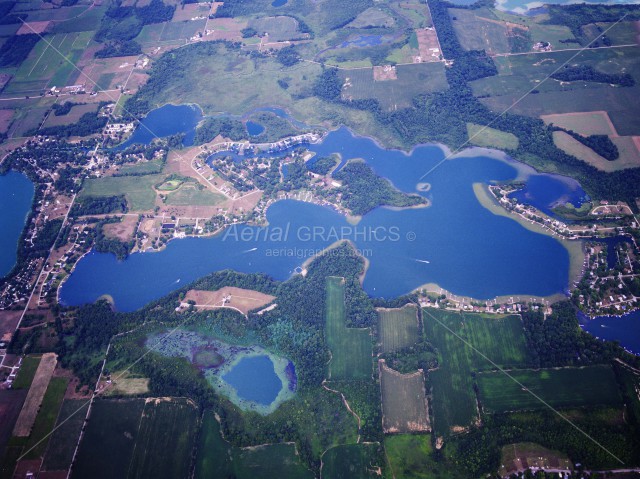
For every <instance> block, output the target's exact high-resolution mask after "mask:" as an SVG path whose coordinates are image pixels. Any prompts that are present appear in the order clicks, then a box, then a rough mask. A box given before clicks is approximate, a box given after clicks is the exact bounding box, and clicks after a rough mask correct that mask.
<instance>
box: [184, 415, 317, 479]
mask: <svg viewBox="0 0 640 479" xmlns="http://www.w3.org/2000/svg"><path fill="white" fill-rule="evenodd" d="M212 477H237V478H238V479H253V478H256V479H260V478H265V479H266V478H270V477H278V478H283V479H298V478H300V479H307V478H312V477H313V474H312V473H311V471H310V470H309V469H307V468H306V467H305V466H304V465H303V464H302V463H301V462H300V459H299V458H298V454H297V452H296V448H295V446H294V445H293V444H273V445H265V446H258V447H249V448H242V449H241V448H238V447H235V446H232V445H231V444H229V443H228V442H227V441H225V440H224V438H223V437H222V434H221V433H220V424H219V423H218V421H217V420H216V419H215V417H214V414H213V413H212V412H211V411H206V412H205V413H204V416H203V420H202V426H201V428H200V436H199V439H198V452H197V454H196V466H195V473H194V479H208V478H212Z"/></svg>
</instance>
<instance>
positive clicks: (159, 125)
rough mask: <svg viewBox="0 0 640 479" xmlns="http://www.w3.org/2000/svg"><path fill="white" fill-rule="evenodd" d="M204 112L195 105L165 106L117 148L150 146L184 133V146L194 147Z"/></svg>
mask: <svg viewBox="0 0 640 479" xmlns="http://www.w3.org/2000/svg"><path fill="white" fill-rule="evenodd" d="M201 119H202V111H201V110H200V108H199V107H197V106H195V105H178V106H176V105H164V106H162V107H160V108H156V109H155V110H152V111H150V112H149V114H148V115H147V116H146V117H145V118H144V119H143V120H142V121H141V124H140V125H138V126H137V127H136V129H135V131H134V132H133V134H132V135H131V136H130V137H129V139H128V140H127V141H125V142H124V143H121V144H120V145H118V146H117V147H116V149H118V150H123V149H125V148H127V147H128V146H131V145H134V144H142V145H148V144H149V143H151V142H152V141H153V140H154V139H156V138H164V137H167V136H171V135H175V134H177V133H184V134H185V137H184V140H183V144H184V145H185V146H191V145H193V139H194V137H195V134H196V126H197V125H198V122H199V121H200V120H201Z"/></svg>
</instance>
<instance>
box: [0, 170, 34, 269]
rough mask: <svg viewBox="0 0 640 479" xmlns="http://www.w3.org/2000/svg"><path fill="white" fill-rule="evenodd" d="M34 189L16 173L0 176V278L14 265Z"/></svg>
mask: <svg viewBox="0 0 640 479" xmlns="http://www.w3.org/2000/svg"><path fill="white" fill-rule="evenodd" d="M34 192H35V188H34V186H33V183H32V182H31V180H29V178H27V177H26V176H25V175H23V174H22V173H18V172H17V171H10V172H8V173H7V174H6V175H4V176H0V231H2V234H1V235H0V278H3V277H4V276H6V275H7V274H8V273H10V272H11V270H12V269H13V267H14V266H15V264H16V260H17V253H18V240H19V239H20V235H21V234H22V231H23V230H24V226H25V223H26V220H27V217H28V215H29V211H31V203H32V202H33V194H34Z"/></svg>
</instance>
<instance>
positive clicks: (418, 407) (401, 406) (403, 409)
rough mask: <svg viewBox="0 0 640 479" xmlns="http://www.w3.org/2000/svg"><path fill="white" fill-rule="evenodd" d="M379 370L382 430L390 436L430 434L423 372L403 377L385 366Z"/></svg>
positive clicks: (380, 363)
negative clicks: (396, 434)
mask: <svg viewBox="0 0 640 479" xmlns="http://www.w3.org/2000/svg"><path fill="white" fill-rule="evenodd" d="M378 364H379V367H380V387H381V389H382V413H383V415H382V428H383V429H384V432H385V433H387V434H389V433H416V432H429V431H430V430H431V427H430V426H429V414H428V406H427V398H426V396H425V390H424V388H425V385H424V373H423V372H422V371H416V372H415V373H411V374H400V373H399V372H397V371H394V370H393V369H390V368H388V367H387V366H386V365H385V364H384V360H380V362H379V363H378Z"/></svg>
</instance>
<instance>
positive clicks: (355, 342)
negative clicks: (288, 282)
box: [325, 276, 373, 381]
mask: <svg viewBox="0 0 640 479" xmlns="http://www.w3.org/2000/svg"><path fill="white" fill-rule="evenodd" d="M326 288H327V290H326V295H327V296H326V298H327V299H326V311H325V321H326V328H325V335H326V339H327V345H328V346H329V349H330V351H331V361H330V362H329V379H332V380H335V381H337V380H341V379H369V378H371V375H372V372H373V363H372V361H373V358H372V346H371V335H370V332H369V330H368V329H356V328H347V327H346V326H345V321H346V316H345V304H344V279H343V278H338V277H336V276H331V277H328V278H327V285H326Z"/></svg>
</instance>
